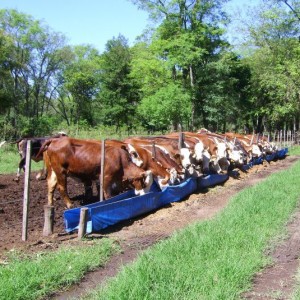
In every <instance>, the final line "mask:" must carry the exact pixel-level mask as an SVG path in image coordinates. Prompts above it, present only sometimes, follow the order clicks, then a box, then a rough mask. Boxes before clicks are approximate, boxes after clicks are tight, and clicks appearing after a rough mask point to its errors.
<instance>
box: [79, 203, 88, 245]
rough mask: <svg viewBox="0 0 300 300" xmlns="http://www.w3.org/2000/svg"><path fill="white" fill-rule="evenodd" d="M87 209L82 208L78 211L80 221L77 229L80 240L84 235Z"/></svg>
mask: <svg viewBox="0 0 300 300" xmlns="http://www.w3.org/2000/svg"><path fill="white" fill-rule="evenodd" d="M87 217H88V208H87V207H83V208H81V209H80V220H79V228H78V239H79V240H81V239H82V238H83V237H84V236H85V235H86V227H87Z"/></svg>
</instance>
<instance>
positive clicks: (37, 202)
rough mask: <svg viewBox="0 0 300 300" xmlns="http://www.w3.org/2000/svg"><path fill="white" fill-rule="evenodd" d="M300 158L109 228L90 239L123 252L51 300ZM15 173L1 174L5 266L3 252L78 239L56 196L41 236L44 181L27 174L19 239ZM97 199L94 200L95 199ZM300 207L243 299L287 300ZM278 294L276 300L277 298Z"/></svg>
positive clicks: (299, 249) (93, 280)
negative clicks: (50, 223)
mask: <svg viewBox="0 0 300 300" xmlns="http://www.w3.org/2000/svg"><path fill="white" fill-rule="evenodd" d="M299 159H300V157H295V156H293V157H289V156H287V157H286V158H285V159H283V160H278V161H274V162H271V163H264V164H263V165H259V166H255V167H253V168H252V169H250V170H249V171H248V172H239V173H234V175H233V176H231V177H230V178H229V180H228V181H226V182H225V183H224V184H223V185H218V186H215V187H213V188H209V189H207V190H203V191H201V192H199V193H197V194H192V195H190V196H189V197H187V198H186V199H184V200H183V201H180V202H175V203H172V204H170V205H168V206H166V207H164V208H162V209H159V210H157V211H154V212H152V213H150V214H147V215H143V216H140V217H139V218H134V219H132V220H127V221H124V222H122V223H119V224H117V225H115V226H112V227H110V228H108V229H106V230H103V231H101V232H100V233H97V234H92V235H90V236H89V237H90V238H104V237H105V238H112V239H114V240H116V241H118V242H119V243H120V245H121V247H122V252H121V253H120V254H118V255H115V256H113V257H112V258H111V260H110V261H109V262H108V263H107V264H106V265H105V266H104V267H102V268H99V269H98V270H96V271H94V272H90V273H88V274H86V276H85V277H84V279H83V280H82V281H81V282H80V283H78V284H77V285H74V286H72V287H71V288H70V289H69V290H67V291H62V292H61V293H57V294H55V295H52V296H51V297H49V299H50V298H51V299H74V298H76V297H79V296H80V295H83V294H85V293H86V292H87V291H88V290H90V289H92V288H94V287H95V286H96V285H98V284H100V283H104V282H105V280H106V279H107V278H109V277H111V276H114V275H116V273H117V272H118V271H119V270H120V268H121V267H122V266H124V265H125V264H127V263H130V262H131V261H133V260H134V259H135V258H136V257H137V255H138V253H140V252H141V251H143V250H144V249H146V248H147V247H149V246H151V245H153V244H155V243H156V242H158V241H160V240H162V239H165V238H168V237H169V236H170V235H172V234H173V233H174V231H176V230H180V229H181V228H183V227H185V226H187V225H189V224H191V223H193V222H199V221H201V220H206V219H209V218H212V217H213V216H215V215H216V214H217V213H218V212H220V211H221V210H222V209H223V208H224V207H225V206H226V205H227V203H228V201H229V200H230V198H231V197H232V196H233V195H234V194H236V193H238V192H239V191H241V190H242V189H244V188H246V187H249V186H252V185H254V184H256V183H258V182H260V181H262V180H263V179H264V178H266V177H268V176H269V175H270V174H271V173H273V172H276V171H280V170H283V169H286V168H288V167H289V166H291V165H292V164H293V163H295V162H296V161H297V160H299ZM14 178H15V174H12V175H1V174H0V264H1V263H5V260H6V256H7V252H10V251H16V250H18V251H23V252H25V253H30V252H36V251H41V250H43V251H45V250H46V251H48V250H49V251H51V250H53V249H56V248H58V247H59V246H60V245H61V244H65V243H72V244H76V243H80V241H78V240H77V235H76V234H75V233H73V234H67V233H65V231H64V224H63V211H64V205H63V203H62V201H61V199H60V196H59V194H58V193H57V192H56V194H55V198H56V199H57V200H56V202H55V204H54V205H55V228H54V231H55V233H54V234H53V235H52V236H50V237H43V234H42V232H43V226H44V225H43V224H44V212H43V211H44V205H45V204H47V184H46V181H36V180H35V173H32V174H31V178H32V179H31V181H30V205H29V222H28V224H29V228H28V240H27V241H26V242H24V241H22V240H21V236H22V211H23V208H22V205H23V203H22V201H23V193H24V192H23V190H24V183H23V178H22V180H20V182H19V183H16V182H15V181H13V179H14ZM68 189H69V194H70V197H71V199H72V200H73V201H74V204H75V205H76V206H80V201H81V200H83V197H84V196H83V191H84V190H83V186H82V184H80V183H77V182H75V181H73V180H69V182H68ZM93 200H94V201H97V198H96V197H95V198H94V199H93ZM299 226H300V209H299V212H297V213H296V214H295V215H294V216H293V217H292V219H291V222H290V224H289V225H288V230H289V236H288V238H287V239H286V240H285V241H283V242H282V243H280V245H278V247H277V248H276V249H275V250H274V252H272V253H269V255H272V257H273V260H274V263H273V264H272V265H271V266H269V267H268V268H266V269H265V270H263V271H262V272H261V273H259V274H257V275H256V276H255V278H254V280H253V289H252V290H251V291H250V292H249V293H246V294H245V295H244V298H245V299H288V297H289V295H290V293H291V291H292V289H293V286H294V276H295V272H296V270H297V268H298V257H299V254H300V233H299V232H298V231H297V229H298V228H299ZM279 295H280V296H279Z"/></svg>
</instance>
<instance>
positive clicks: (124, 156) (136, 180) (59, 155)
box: [40, 137, 153, 208]
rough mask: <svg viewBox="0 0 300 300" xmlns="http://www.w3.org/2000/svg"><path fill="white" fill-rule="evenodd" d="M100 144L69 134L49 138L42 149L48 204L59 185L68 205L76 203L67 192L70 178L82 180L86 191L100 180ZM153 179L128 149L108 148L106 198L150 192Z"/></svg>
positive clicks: (105, 177) (105, 181) (106, 148)
mask: <svg viewBox="0 0 300 300" xmlns="http://www.w3.org/2000/svg"><path fill="white" fill-rule="evenodd" d="M101 147H102V146H101V143H100V142H99V141H96V140H79V139H73V138H69V137H64V138H61V139H52V140H48V141H46V142H45V143H44V144H43V146H42V148H41V150H40V152H43V151H45V152H44V161H45V164H46V167H47V171H48V176H47V184H48V204H49V205H52V204H53V193H54V191H55V188H56V186H57V188H58V190H59V192H60V194H61V197H62V198H63V199H64V201H65V204H66V206H67V207H68V208H71V207H72V206H73V205H72V203H71V201H70V198H69V196H68V192H67V177H69V176H70V177H74V178H77V179H80V180H81V181H82V182H83V183H84V185H85V187H86V191H87V189H88V188H89V187H91V185H92V181H93V180H98V178H99V175H100V165H101ZM152 181H153V178H152V173H151V171H147V172H145V171H144V170H143V169H141V168H139V167H138V166H136V165H135V164H134V163H133V162H132V161H131V158H130V155H129V153H128V151H126V149H124V148H122V147H114V146H106V147H105V164H104V184H103V191H104V198H105V199H108V198H110V197H112V196H113V195H117V194H119V193H121V192H123V191H125V190H127V189H135V193H136V194H140V195H142V194H145V193H146V192H148V191H149V189H150V187H151V184H152Z"/></svg>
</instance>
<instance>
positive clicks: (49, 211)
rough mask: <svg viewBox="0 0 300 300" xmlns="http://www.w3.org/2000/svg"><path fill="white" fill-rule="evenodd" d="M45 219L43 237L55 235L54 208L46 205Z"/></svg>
mask: <svg viewBox="0 0 300 300" xmlns="http://www.w3.org/2000/svg"><path fill="white" fill-rule="evenodd" d="M44 218H45V220H44V230H43V236H49V235H51V234H53V224H54V206H52V205H44Z"/></svg>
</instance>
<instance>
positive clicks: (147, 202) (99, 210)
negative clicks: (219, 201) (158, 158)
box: [64, 174, 229, 233]
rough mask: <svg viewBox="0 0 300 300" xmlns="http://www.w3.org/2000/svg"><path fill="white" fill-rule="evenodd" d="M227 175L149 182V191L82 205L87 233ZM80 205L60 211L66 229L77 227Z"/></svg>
mask: <svg viewBox="0 0 300 300" xmlns="http://www.w3.org/2000/svg"><path fill="white" fill-rule="evenodd" d="M228 177H229V176H228V175H227V174H224V175H208V176H206V177H203V178H189V179H187V180H186V181H184V182H182V183H181V184H179V185H176V186H168V187H167V188H165V189H163V190H160V189H159V187H158V186H157V185H156V184H153V185H152V188H151V190H152V191H150V193H147V194H145V195H143V196H135V195H134V191H133V190H131V191H128V192H125V193H123V194H120V195H118V196H115V197H113V198H110V199H108V200H105V201H103V202H97V203H93V204H89V205H86V206H84V207H86V208H88V224H87V233H91V232H97V231H100V230H101V229H104V228H107V227H108V226H111V225H114V224H117V223H119V222H121V221H125V220H129V219H132V218H134V217H137V216H140V215H143V214H145V213H148V212H151V211H154V210H156V209H158V208H160V207H163V206H165V205H167V204H169V203H172V202H177V201H180V200H182V199H184V198H185V197H186V196H188V195H190V194H192V193H194V192H195V191H197V190H198V189H203V188H207V187H210V186H214V185H216V184H220V183H223V182H225V181H226V180H227V179H228ZM80 209H81V207H80V208H74V209H69V210H66V211H65V212H64V222H65V229H66V231H67V232H71V231H74V230H76V229H78V225H79V219H80Z"/></svg>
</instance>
